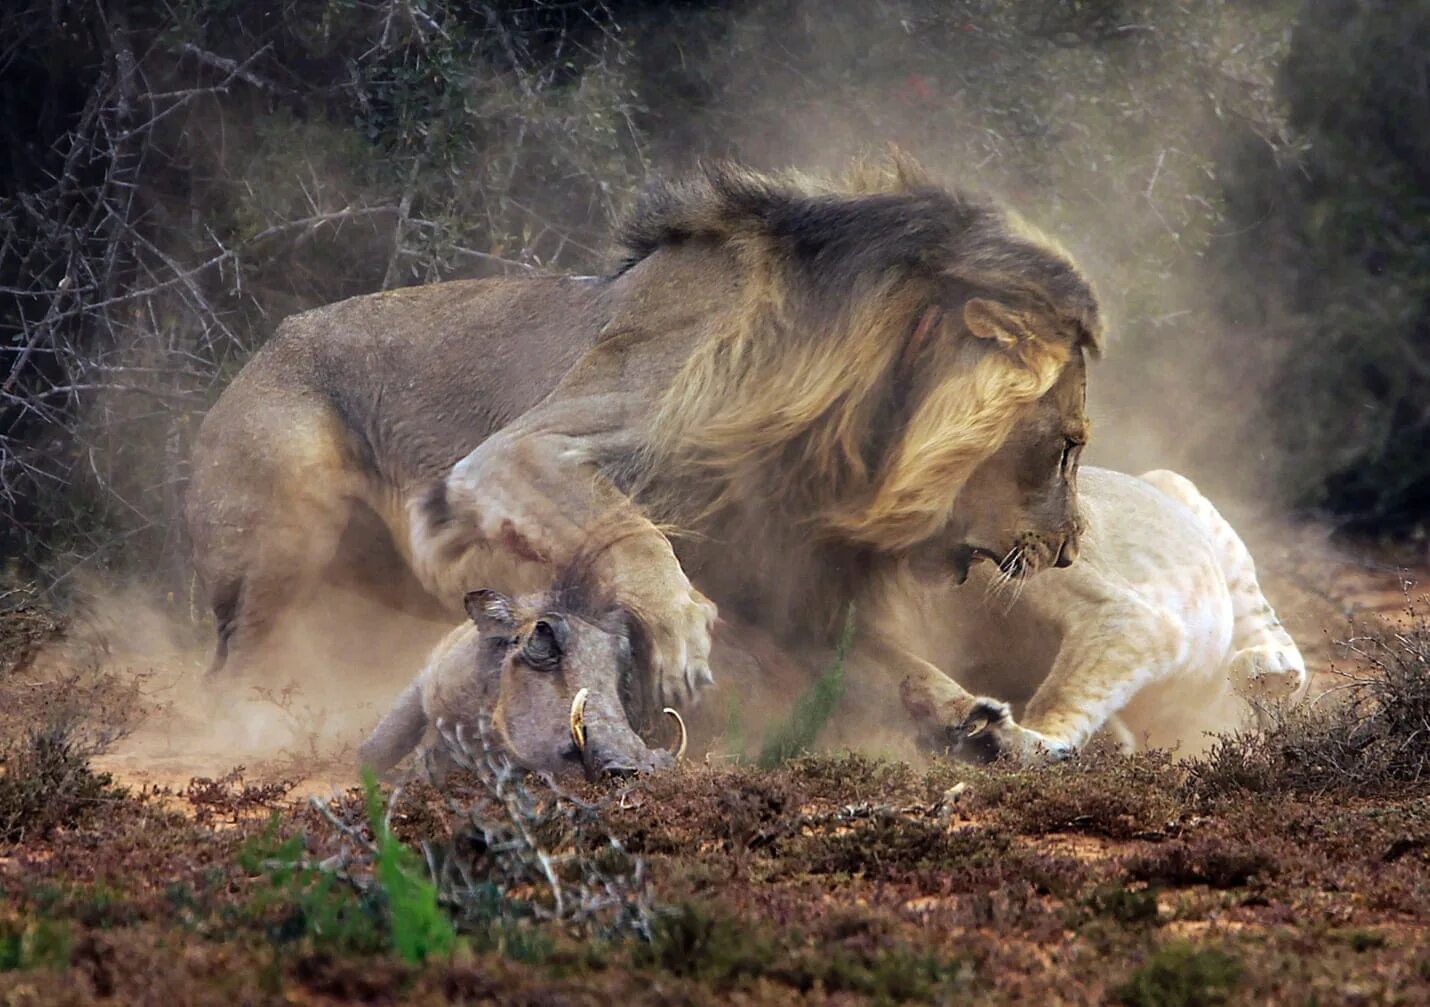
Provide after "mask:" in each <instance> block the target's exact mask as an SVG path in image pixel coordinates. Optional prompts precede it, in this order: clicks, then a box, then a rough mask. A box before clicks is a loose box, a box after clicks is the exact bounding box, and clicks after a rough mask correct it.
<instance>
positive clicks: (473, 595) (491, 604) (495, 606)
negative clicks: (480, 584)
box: [462, 588, 516, 632]
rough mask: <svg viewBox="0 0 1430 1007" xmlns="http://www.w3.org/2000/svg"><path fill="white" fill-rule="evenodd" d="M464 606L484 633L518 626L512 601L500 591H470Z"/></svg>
mask: <svg viewBox="0 0 1430 1007" xmlns="http://www.w3.org/2000/svg"><path fill="white" fill-rule="evenodd" d="M462 604H463V605H464V606H465V607H466V609H467V615H469V616H470V617H471V619H472V621H473V622H474V623H476V624H477V628H478V629H480V630H482V631H483V632H487V631H490V630H494V629H510V628H511V627H512V626H515V625H516V615H515V613H514V612H513V611H512V604H511V599H510V598H508V597H507V596H506V595H504V594H502V593H501V592H500V591H491V590H488V589H487V588H482V589H481V590H479V591H468V592H467V595H466V597H465V598H463V599H462Z"/></svg>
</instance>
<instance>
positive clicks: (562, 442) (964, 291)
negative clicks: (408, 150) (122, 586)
mask: <svg viewBox="0 0 1430 1007" xmlns="http://www.w3.org/2000/svg"><path fill="white" fill-rule="evenodd" d="M624 244H625V247H626V249H627V255H626V258H625V260H624V262H623V263H622V265H621V266H620V268H619V269H618V270H617V271H616V272H615V274H614V275H612V276H610V277H607V278H604V279H588V278H573V277H528V278H517V279H503V280H489V281H477V282H455V283H442V284H436V285H432V286H427V287H420V288H415V289H409V290H403V291H397V292H392V293H387V294H380V295H373V296H367V297H359V298H354V299H352V300H349V301H345V302H342V303H340V304H336V305H330V306H328V307H325V308H319V309H316V310H314V311H310V312H307V313H305V314H303V315H299V316H297V317H295V318H292V319H290V320H288V321H287V322H285V323H284V325H283V326H282V327H281V328H280V331H279V333H278V335H277V336H276V337H275V338H274V339H273V340H272V341H271V342H270V343H269V344H268V345H267V346H265V347H264V348H263V350H261V351H260V352H259V353H258V354H256V355H255V356H254V358H253V359H252V361H250V362H249V364H248V365H247V366H246V367H245V368H244V370H243V372H242V373H241V374H240V375H239V376H238V378H237V379H235V381H234V383H233V385H232V386H231V387H230V388H229V389H228V391H227V392H226V393H225V394H224V396H223V397H222V398H221V399H220V401H219V402H218V404H217V405H216V406H215V407H214V409H213V410H212V411H211V412H210V414H209V416H208V418H207V419H206V420H205V423H204V426H203V429H202V431H201V433H200V437H199V443H198V446H197V450H196V455H195V466H194V477H193V483H192V487H191V490H190V498H189V506H188V516H189V522H190V528H191V533H192V538H193V541H194V544H195V550H196V554H195V555H196V562H197V565H198V568H199V570H200V573H201V575H202V577H203V580H204V582H205V583H206V584H207V585H208V589H209V591H210V596H211V599H212V603H213V607H214V612H215V614H216V616H217V621H218V629H219V644H218V654H217V658H216V661H215V667H218V666H221V665H223V664H224V662H225V660H227V661H228V663H229V664H231V665H232V664H244V665H251V664H253V663H254V662H256V661H258V660H259V658H260V655H261V651H262V648H263V645H264V642H265V640H266V639H267V638H268V636H269V634H270V632H271V630H272V627H273V624H274V622H275V620H276V619H277V618H278V617H279V616H280V614H281V613H282V612H283V610H284V609H285V608H286V607H287V606H288V605H289V604H290V603H291V602H292V601H293V600H295V599H296V598H300V597H302V596H303V595H304V594H305V593H306V592H307V591H309V590H310V588H311V587H312V586H313V585H314V584H315V583H316V582H317V581H318V579H319V578H321V577H322V576H323V574H324V572H325V570H327V569H328V568H329V567H330V566H331V564H333V562H334V560H335V557H338V558H339V559H341V556H340V553H341V552H343V549H340V544H341V543H342V542H343V541H344V537H345V530H346V529H349V528H350V526H352V525H354V524H358V525H361V526H363V527H367V528H370V527H374V526H380V527H383V528H385V529H386V531H387V533H388V534H389V535H390V537H391V540H392V542H393V543H394V544H395V545H396V547H397V549H398V550H399V551H400V552H401V556H402V559H403V560H404V561H405V562H404V564H402V566H404V567H405V568H406V569H410V571H411V572H412V573H415V574H416V578H417V581H418V582H419V583H420V584H421V585H422V587H423V588H424V589H425V590H426V591H427V592H428V593H430V594H431V595H433V596H435V597H436V598H437V599H440V600H441V601H442V602H443V603H444V604H445V605H446V606H447V608H448V610H449V611H451V612H453V613H458V612H460V611H461V604H462V599H463V597H464V595H465V594H466V592H467V591H468V590H469V589H471V588H473V587H479V586H494V587H497V588H500V589H501V590H503V591H505V592H507V593H510V594H528V593H532V592H534V591H538V590H540V589H541V588H542V587H543V586H544V585H545V584H546V583H548V582H549V581H550V578H551V575H552V574H551V571H552V570H553V569H555V568H557V567H559V566H560V565H562V564H563V563H564V562H566V561H567V560H568V559H569V558H570V556H571V555H573V554H574V552H575V551H576V550H577V549H578V548H579V543H580V542H582V541H583V540H584V539H585V537H586V534H587V532H588V530H589V529H591V528H592V527H593V526H597V525H600V524H601V523H603V522H605V521H606V520H608V519H609V518H610V517H611V516H612V515H622V517H621V519H622V520H624V519H626V517H628V516H629V515H631V514H632V513H634V514H635V515H636V516H637V519H638V520H639V521H640V522H641V532H640V533H639V534H635V535H632V536H629V537H627V538H626V539H625V540H624V541H623V542H622V544H621V545H620V547H619V548H615V549H611V550H609V551H607V552H606V553H604V554H603V555H602V557H601V561H600V564H599V568H598V570H597V571H596V572H597V575H598V576H599V578H600V579H601V581H602V582H603V583H604V584H605V585H606V586H607V587H608V588H609V590H610V591H611V592H612V593H613V596H614V597H615V599H616V600H617V601H618V602H619V603H620V604H621V605H622V606H623V607H624V608H625V609H626V610H628V611H629V612H630V613H632V614H633V616H634V617H635V619H636V622H637V627H638V634H637V636H638V639H639V642H640V647H639V649H640V651H641V652H642V654H643V655H644V658H645V661H644V667H645V668H646V669H647V670H648V672H649V673H650V674H651V676H652V679H653V684H654V685H655V686H656V687H657V689H658V692H659V694H660V695H661V696H662V697H663V698H664V699H665V701H667V702H672V703H678V702H680V701H682V700H688V699H691V698H693V696H694V695H695V694H696V693H697V692H698V690H699V689H700V687H701V686H702V685H704V684H707V683H708V681H709V680H710V677H711V676H710V672H709V668H708V655H709V651H710V629H711V625H712V623H713V621H714V618H715V612H716V610H715V606H714V605H713V604H712V603H711V601H710V600H708V599H707V597H706V596H707V595H709V596H710V597H713V598H714V599H715V601H717V602H719V603H720V604H723V605H727V606H731V608H732V610H733V611H734V612H736V613H737V614H739V615H741V616H742V617H743V618H744V619H745V620H747V621H750V622H752V623H754V624H756V625H760V626H764V627H767V628H769V629H770V630H771V631H772V632H773V633H775V634H776V635H777V636H778V637H779V638H780V639H781V640H782V641H784V642H785V643H787V644H789V645H792V646H794V647H797V648H800V649H801V651H802V652H807V653H809V655H810V658H811V659H813V660H822V656H821V655H820V654H819V653H817V652H816V651H817V648H818V647H819V646H820V645H823V644H826V643H827V642H828V641H829V640H830V639H831V638H832V636H833V635H834V632H835V629H836V627H837V625H838V623H839V621H840V620H841V618H842V614H843V612H844V610H845V608H846V606H847V605H848V604H849V603H850V602H854V603H856V604H862V603H864V602H866V601H868V600H869V599H870V597H871V596H873V597H875V598H877V596H878V594H879V593H880V592H882V591H884V590H887V588H888V586H889V584H890V583H892V582H893V581H896V580H897V579H898V578H899V576H900V572H901V571H902V570H904V569H905V567H906V566H907V561H908V559H909V558H910V557H911V556H913V555H915V554H917V555H920V556H924V555H927V554H928V553H929V552H931V551H932V552H935V553H937V555H938V556H939V557H940V558H941V560H942V561H945V562H946V563H948V564H949V565H950V567H951V568H952V569H953V570H954V571H955V572H956V573H957V574H958V575H959V576H963V575H966V573H967V570H968V567H969V565H970V564H971V563H973V562H974V561H975V560H978V559H981V558H986V559H990V560H994V561H998V562H1003V563H1004V565H1005V566H1007V567H1008V568H1009V569H1010V570H1013V571H1014V572H1016V573H1018V574H1020V575H1030V574H1032V573H1034V572H1035V571H1037V570H1038V569H1040V568H1042V567H1045V566H1051V565H1054V564H1059V565H1062V564H1066V563H1069V562H1071V561H1072V559H1073V557H1074V555H1075V554H1076V550H1077V517H1076V513H1077V512H1076V499H1075V491H1074V476H1075V471H1076V465H1077V453H1078V449H1079V445H1080V444H1081V443H1082V442H1083V441H1084V440H1085V439H1086V430H1087V428H1086V421H1085V418H1084V413H1083V402H1084V394H1085V370H1084V362H1083V353H1084V350H1092V349H1095V348H1096V346H1097V341H1098V339H1099V334H1100V322H1099V317H1098V310H1097V305H1096V301H1095V298H1094V296H1093V294H1092V291H1091V289H1090V288H1089V285H1088V284H1087V282H1086V281H1085V280H1084V278H1083V277H1082V276H1081V275H1080V273H1079V272H1078V270H1077V269H1076V268H1075V267H1074V266H1073V264H1072V263H1071V262H1070V261H1068V260H1067V259H1066V258H1065V257H1064V256H1062V255H1060V254H1058V253H1056V252H1054V251H1052V250H1050V249H1049V248H1047V247H1046V246H1044V245H1042V244H1040V243H1038V242H1037V241H1035V240H1033V239H1031V238H1029V237H1026V236H1024V235H1022V234H1020V233H1018V232H1017V231H1015V230H1014V229H1013V228H1012V227H1011V226H1010V225H1009V223H1008V221H1007V219H1006V218H1005V217H1004V215H1003V214H1002V213H1001V212H999V211H998V210H997V209H996V208H995V207H993V206H991V205H989V204H987V203H985V202H981V201H978V200H975V199H972V198H970V197H968V196H966V195H963V194H961V193H957V192H951V191H947V190H944V189H941V188H938V187H936V186H935V185H933V184H932V183H931V182H929V181H928V180H927V179H926V178H925V177H924V176H922V175H921V174H920V173H918V171H917V170H916V169H914V168H912V167H911V166H909V165H907V164H900V165H897V166H896V167H895V169H894V170H891V171H886V172H883V173H882V175H881V176H880V177H879V178H878V179H877V180H875V179H874V176H873V174H872V173H869V172H865V173H864V175H863V177H862V178H861V179H860V180H859V181H858V182H857V184H854V185H852V186H850V187H848V188H846V189H844V190H842V191H841V190H838V189H835V188H831V187H828V186H823V185H817V184H812V183H809V182H805V181H801V180H797V179H793V178H776V177H769V176H762V175H758V174H755V173H752V172H748V171H744V170H741V169H737V168H733V167H719V168H714V169H708V170H706V171H704V172H702V173H701V174H699V175H697V176H696V177H695V178H694V179H693V180H691V181H689V182H687V183H685V184H682V185H665V186H659V187H657V188H655V189H654V191H653V192H652V193H651V194H649V195H647V196H646V197H645V198H644V199H643V201H642V202H641V203H640V205H639V206H638V207H637V210H636V212H635V214H634V215H633V217H632V219H631V221H630V222H629V223H628V224H627V226H626V229H625V232H624ZM464 456H465V457H464ZM454 463H455V467H454ZM449 470H450V474H449ZM444 476H446V478H445V479H444V478H443V477H444ZM652 517H653V518H655V519H656V520H660V521H665V522H670V523H672V524H673V525H675V526H678V527H680V528H681V529H682V531H683V532H685V533H686V534H684V535H682V536H681V537H680V538H679V550H678V552H677V549H676V548H675V547H674V546H673V545H672V543H671V541H670V540H669V539H668V538H667V537H666V535H665V534H664V533H663V532H662V531H661V529H660V527H658V526H657V524H655V523H654V522H653V521H652V520H649V519H648V518H652ZM347 537H348V538H349V539H350V540H351V539H352V538H353V537H354V536H353V535H352V534H351V533H348V535H347ZM692 580H693V581H694V582H698V583H699V584H700V585H701V588H700V590H697V589H696V587H695V584H694V583H693V582H692ZM858 639H859V641H860V643H859V646H858V647H857V648H856V653H855V654H854V655H853V656H852V658H851V662H852V663H853V664H855V665H859V666H860V667H861V670H860V674H862V675H864V676H866V678H867V680H868V681H869V682H870V683H871V685H872V684H873V683H875V682H876V680H877V682H878V687H879V688H880V689H881V691H882V692H883V695H884V697H885V698H887V697H888V695H889V689H890V688H891V687H892V688H895V689H896V688H897V684H898V682H899V681H900V680H902V679H903V678H905V677H913V678H914V679H916V680H917V681H918V682H919V684H920V686H921V687H922V688H923V689H924V690H925V691H926V692H928V693H929V694H930V695H934V696H936V697H937V698H938V703H937V704H936V709H935V710H934V712H933V713H932V716H935V717H937V718H938V719H940V720H941V721H942V722H944V723H946V724H949V725H956V724H958V723H961V722H962V720H963V718H964V717H965V716H966V714H967V713H968V711H969V710H970V709H971V707H972V705H973V702H974V697H973V696H971V695H969V694H968V693H966V692H965V691H964V690H962V689H960V688H959V687H957V686H956V685H955V684H954V683H953V682H952V680H950V679H948V678H947V677H945V676H944V675H942V673H940V672H939V671H938V670H937V669H935V668H934V667H933V666H932V665H929V664H928V663H927V662H924V661H922V660H919V659H918V658H916V657H914V656H913V655H912V654H910V653H909V652H908V651H907V650H906V649H905V648H902V647H901V646H899V644H898V642H897V641H895V640H893V639H890V638H889V637H888V636H887V635H886V634H883V633H881V632H880V627H878V626H877V625H869V626H862V627H861V631H860V633H859V636H858ZM851 677H853V672H852V671H851Z"/></svg>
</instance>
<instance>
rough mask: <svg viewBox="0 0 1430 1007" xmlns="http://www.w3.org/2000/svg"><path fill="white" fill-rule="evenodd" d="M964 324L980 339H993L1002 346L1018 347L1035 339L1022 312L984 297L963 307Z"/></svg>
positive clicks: (974, 298) (972, 299)
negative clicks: (1026, 341)
mask: <svg viewBox="0 0 1430 1007" xmlns="http://www.w3.org/2000/svg"><path fill="white" fill-rule="evenodd" d="M963 324H964V325H966V326H968V331H969V332H971V333H972V334H973V335H974V336H975V337H977V338H979V339H991V340H993V341H994V342H996V343H998V344H999V345H1000V346H1016V345H1018V344H1019V343H1021V342H1023V341H1024V340H1028V339H1032V338H1034V336H1033V332H1032V330H1031V329H1029V328H1028V324H1027V322H1025V321H1024V320H1023V315H1022V313H1021V312H1017V311H1014V310H1013V309H1012V308H1010V307H1008V306H1007V305H1004V304H999V303H998V302H997V301H990V300H988V299H987V298H983V297H973V298H970V299H969V301H968V303H967V304H965V305H964V306H963Z"/></svg>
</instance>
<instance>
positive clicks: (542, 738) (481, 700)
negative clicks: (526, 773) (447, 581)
mask: <svg viewBox="0 0 1430 1007" xmlns="http://www.w3.org/2000/svg"><path fill="white" fill-rule="evenodd" d="M466 608H467V614H468V615H470V616H471V619H472V621H471V622H470V623H469V624H467V625H464V626H462V627H460V628H459V629H457V630H455V631H453V632H452V633H451V634H449V635H448V636H447V639H446V640H444V641H443V642H442V643H441V644H440V645H439V646H438V647H437V649H436V651H435V652H434V653H433V655H432V657H431V659H430V660H429V661H428V664H427V667H426V668H425V669H423V671H422V673H421V675H419V676H418V677H417V679H416V680H415V681H414V682H413V683H412V684H411V685H410V686H408V688H407V690H406V691H405V692H403V694H402V695H401V696H399V697H398V699H397V701H396V703H394V704H393V707H392V709H391V710H389V711H388V713H387V715H386V716H385V717H383V719H382V722H381V723H380V724H378V725H377V727H376V728H375V729H374V730H373V732H372V734H371V735H370V736H369V737H368V739H367V740H366V741H365V742H363V743H362V745H361V746H360V747H359V748H358V762H359V765H360V766H366V767H370V768H372V769H373V770H374V771H375V772H377V773H386V772H387V771H388V770H389V769H391V768H392V767H393V766H395V765H397V763H398V762H400V761H401V760H402V758H403V757H404V756H406V755H407V753H409V752H411V751H412V750H413V749H414V748H417V747H418V746H419V745H422V744H423V743H424V739H425V743H426V746H427V748H428V750H429V752H430V753H431V754H432V756H433V757H434V759H435V761H434V762H433V763H432V764H431V767H430V768H431V769H432V770H433V771H434V774H435V775H437V776H438V777H440V776H444V775H445V773H446V769H447V767H448V765H449V764H450V762H451V752H450V751H449V748H448V745H447V742H446V740H445V739H444V738H443V737H442V735H445V736H446V737H447V738H454V739H458V740H461V741H462V742H464V743H471V742H476V741H477V740H478V735H479V733H480V734H481V736H482V737H483V738H484V739H485V742H486V743H487V744H490V745H493V746H494V747H496V748H499V749H502V750H503V751H504V752H505V754H506V755H507V756H509V757H510V758H511V759H512V760H513V761H514V762H515V763H516V764H517V765H519V766H521V767H523V768H525V769H528V770H532V771H534V772H544V773H551V774H553V775H559V774H562V773H570V772H573V771H577V770H580V771H583V772H585V774H586V776H587V777H589V778H596V777H600V776H613V775H624V774H627V773H636V772H642V771H653V770H658V769H666V768H669V767H670V766H672V765H674V763H675V760H676V759H677V758H679V757H680V755H681V754H683V753H684V750H685V724H684V723H683V722H682V721H681V719H680V715H679V714H677V713H676V712H675V711H674V710H667V711H665V712H666V713H667V714H669V716H670V720H671V721H672V723H671V727H672V728H674V730H672V731H671V733H672V734H675V733H676V731H678V738H679V740H678V742H677V743H676V748H675V750H674V751H662V750H659V749H652V748H650V747H648V746H647V744H646V742H645V740H644V739H643V738H642V737H641V736H640V734H639V733H638V732H637V730H636V728H635V727H633V726H632V722H633V721H634V722H635V723H645V722H646V721H647V719H649V718H647V717H646V715H645V713H646V710H647V709H648V706H647V703H648V694H649V690H645V689H641V688H640V687H639V685H640V682H639V680H638V677H637V676H636V674H635V668H636V667H637V666H638V662H637V661H635V660H633V658H632V653H631V642H630V639H631V634H630V626H631V622H632V621H631V619H630V618H629V617H628V616H627V615H626V613H625V612H624V611H623V610H622V609H620V608H617V607H614V606H612V605H605V604H596V603H593V597H592V594H591V592H590V591H589V589H588V588H587V587H586V586H584V585H582V584H580V583H574V582H572V581H570V580H565V581H558V583H557V585H556V586H555V587H553V588H552V589H551V590H550V591H547V592H545V593H543V594H539V595H532V596H527V597H522V598H517V599H512V598H509V597H507V596H506V595H503V594H500V593H498V592H496V591H488V590H482V591H472V592H471V593H469V594H468V595H467V596H466Z"/></svg>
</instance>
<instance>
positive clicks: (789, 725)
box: [758, 605, 854, 769]
mask: <svg viewBox="0 0 1430 1007" xmlns="http://www.w3.org/2000/svg"><path fill="white" fill-rule="evenodd" d="M853 643H854V606H853V605H850V606H849V610H848V612H847V613H846V614H845V616H844V629H843V632H841V633H840V636H839V643H838V644H837V645H836V646H835V649H834V659H833V661H832V662H831V663H830V665H829V670H827V671H826V672H824V674H822V675H820V676H819V678H818V679H816V680H815V681H814V683H813V684H812V685H811V686H810V687H809V688H808V689H806V690H805V691H804V692H802V693H800V695H799V698H798V699H796V700H795V704H794V709H793V710H792V711H791V712H790V715H789V717H788V718H787V719H786V720H785V721H784V722H783V723H781V724H778V725H776V726H775V728H774V729H773V730H771V731H770V734H769V736H768V737H766V738H765V743H764V744H763V745H762V746H761V747H760V757H759V760H758V764H759V766H760V768H762V769H773V768H774V767H775V766H778V765H781V764H783V763H785V762H787V761H789V760H790V759H792V758H794V757H795V756H796V755H800V754H802V753H804V752H807V751H809V750H810V749H811V748H812V747H813V746H814V742H815V739H816V738H818V737H819V732H820V731H822V730H824V725H825V724H827V723H828V722H829V718H830V716H832V715H833V713H834V709H835V707H837V706H838V705H839V700H840V699H842V698H843V696H844V662H845V659H846V658H848V656H849V648H850V647H851V646H852V645H853Z"/></svg>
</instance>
